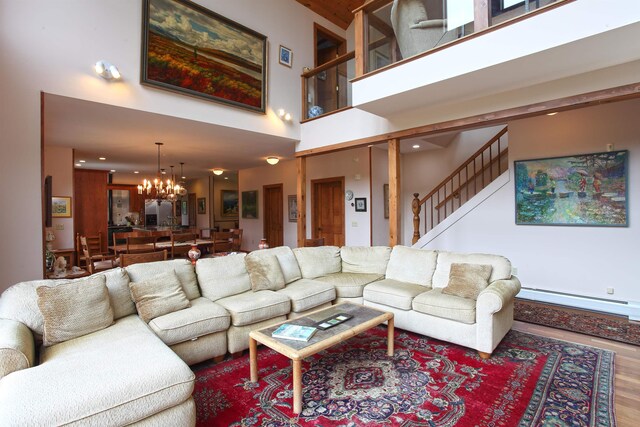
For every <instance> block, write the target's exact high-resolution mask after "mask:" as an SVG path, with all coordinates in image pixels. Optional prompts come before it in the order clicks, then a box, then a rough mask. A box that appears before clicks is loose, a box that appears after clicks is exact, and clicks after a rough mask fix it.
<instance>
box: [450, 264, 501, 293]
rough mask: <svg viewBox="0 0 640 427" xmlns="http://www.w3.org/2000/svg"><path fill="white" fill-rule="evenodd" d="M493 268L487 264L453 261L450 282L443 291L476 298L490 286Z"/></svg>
mask: <svg viewBox="0 0 640 427" xmlns="http://www.w3.org/2000/svg"><path fill="white" fill-rule="evenodd" d="M491 270H492V267H491V266H490V265H486V264H464V263H460V264H458V263H453V264H451V271H450V273H449V283H448V284H447V286H446V287H445V288H443V289H442V293H443V294H448V295H455V296H459V297H463V298H469V299H473V300H475V299H477V298H478V295H480V292H482V290H483V289H484V288H486V287H487V286H489V277H491Z"/></svg>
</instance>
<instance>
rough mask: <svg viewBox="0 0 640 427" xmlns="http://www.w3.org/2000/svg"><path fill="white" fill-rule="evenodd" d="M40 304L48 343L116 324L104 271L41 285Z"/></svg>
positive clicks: (44, 336) (44, 340) (39, 291)
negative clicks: (55, 283)
mask: <svg viewBox="0 0 640 427" xmlns="http://www.w3.org/2000/svg"><path fill="white" fill-rule="evenodd" d="M36 292H37V293H38V307H39V308H40V311H41V312H42V316H43V318H44V334H43V343H44V345H45V346H50V345H53V344H57V343H61V342H64V341H68V340H71V339H73V338H77V337H81V336H83V335H87V334H90V333H92V332H96V331H99V330H101V329H104V328H106V327H108V326H110V325H112V324H113V310H112V309H111V304H110V303H109V291H108V290H107V285H106V278H105V276H104V274H99V275H96V276H91V277H88V278H87V279H84V280H74V281H73V282H68V283H65V284H62V285H59V286H54V287H49V286H40V287H39V288H37V289H36Z"/></svg>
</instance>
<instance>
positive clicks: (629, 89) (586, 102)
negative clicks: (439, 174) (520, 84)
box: [295, 82, 640, 157]
mask: <svg viewBox="0 0 640 427" xmlns="http://www.w3.org/2000/svg"><path fill="white" fill-rule="evenodd" d="M634 98H640V82H637V83H632V84H628V85H624V86H618V87H614V88H609V89H602V90H597V91H594V92H588V93H584V94H581V95H572V96H567V97H564V98H558V99H553V100H550V101H543V102H537V103H535V104H529V105H525V106H522V107H514V108H507V109H505V110H499V111H495V112H491V113H483V114H478V115H475V116H469V117H464V118H460V119H454V120H447V121H444V122H439V123H432V124H428V125H423V126H417V127H413V128H409V129H405V130H401V131H396V132H390V133H386V134H380V135H374V136H370V137H366V138H360V139H355V140H352V141H348V142H340V143H338V144H332V145H327V146H324V147H317V148H310V149H308V150H302V151H298V152H297V153H296V154H295V155H296V157H306V156H316V155H319V154H327V153H331V152H336V151H342V150H348V149H351V148H358V147H363V146H367V145H369V144H379V143H384V142H386V141H389V140H391V139H396V138H398V139H403V138H413V137H421V136H427V135H430V134H435V133H441V132H445V131H452V130H465V129H471V128H475V127H479V126H490V125H494V124H500V123H506V122H507V121H509V120H517V119H524V118H528V117H534V116H540V115H542V114H547V113H550V112H556V111H558V112H559V111H568V110H574V109H577V108H584V107H591V106H594V105H600V104H606V103H610V102H617V101H624V100H627V99H634Z"/></svg>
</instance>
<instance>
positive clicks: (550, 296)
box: [518, 288, 640, 321]
mask: <svg viewBox="0 0 640 427" xmlns="http://www.w3.org/2000/svg"><path fill="white" fill-rule="evenodd" d="M518 298H522V299H527V300H531V301H538V302H547V303H551V304H558V305H566V306H568V307H575V308H582V309H585V310H593V311H601V312H603V313H611V314H617V315H620V316H628V317H629V320H636V321H638V320H640V301H613V300H604V299H597V298H589V297H583V296H578V295H570V294H562V293H557V292H549V291H544V290H540V289H531V288H522V289H521V290H520V293H518Z"/></svg>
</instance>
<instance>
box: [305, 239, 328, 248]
mask: <svg viewBox="0 0 640 427" xmlns="http://www.w3.org/2000/svg"><path fill="white" fill-rule="evenodd" d="M304 246H305V247H312V246H324V237H318V238H316V239H304Z"/></svg>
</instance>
